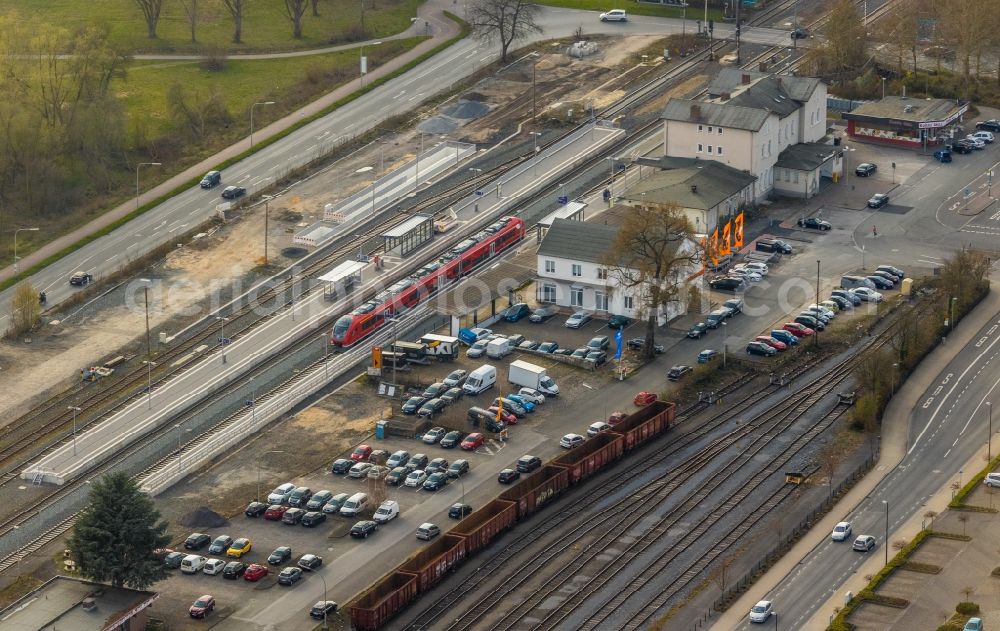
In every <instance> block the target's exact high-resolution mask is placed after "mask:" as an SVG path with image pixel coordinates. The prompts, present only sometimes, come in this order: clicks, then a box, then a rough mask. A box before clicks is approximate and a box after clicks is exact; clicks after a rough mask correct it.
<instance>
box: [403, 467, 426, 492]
mask: <svg viewBox="0 0 1000 631" xmlns="http://www.w3.org/2000/svg"><path fill="white" fill-rule="evenodd" d="M426 479H427V474H426V473H425V472H424V470H423V469H417V470H415V471H410V473H409V475H407V476H406V480H404V481H403V485H404V486H408V487H410V488H414V489H415V488H419V487H420V485H421V484H423V483H424V480H426Z"/></svg>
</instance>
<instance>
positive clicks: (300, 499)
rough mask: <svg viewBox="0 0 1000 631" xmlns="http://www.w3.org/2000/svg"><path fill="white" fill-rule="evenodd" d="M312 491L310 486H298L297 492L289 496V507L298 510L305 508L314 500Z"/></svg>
mask: <svg viewBox="0 0 1000 631" xmlns="http://www.w3.org/2000/svg"><path fill="white" fill-rule="evenodd" d="M312 495H313V492H312V489H310V488H309V487H308V486H297V487H295V490H294V491H292V492H291V493H289V494H288V505H289V506H294V507H296V508H299V507H302V506H305V505H306V504H308V503H309V500H310V499H312Z"/></svg>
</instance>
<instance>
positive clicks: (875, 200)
mask: <svg viewBox="0 0 1000 631" xmlns="http://www.w3.org/2000/svg"><path fill="white" fill-rule="evenodd" d="M888 203H889V196H888V195H886V194H885V193H875V194H874V195H872V198H871V199H869V200H868V207H869V208H881V207H883V206H885V205H886V204H888Z"/></svg>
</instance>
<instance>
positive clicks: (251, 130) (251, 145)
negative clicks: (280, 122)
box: [250, 101, 274, 149]
mask: <svg viewBox="0 0 1000 631" xmlns="http://www.w3.org/2000/svg"><path fill="white" fill-rule="evenodd" d="M258 105H274V101H260V102H259V103H254V104H253V105H251V106H250V148H251V149H253V108H255V107H257V106H258Z"/></svg>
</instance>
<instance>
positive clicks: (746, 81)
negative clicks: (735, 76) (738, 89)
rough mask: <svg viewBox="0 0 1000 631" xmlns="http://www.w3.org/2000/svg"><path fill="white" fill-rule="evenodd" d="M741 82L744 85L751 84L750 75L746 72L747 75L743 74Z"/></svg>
mask: <svg viewBox="0 0 1000 631" xmlns="http://www.w3.org/2000/svg"><path fill="white" fill-rule="evenodd" d="M740 83H742V84H743V85H750V75H748V74H745V75H743V76H741V77H740Z"/></svg>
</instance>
